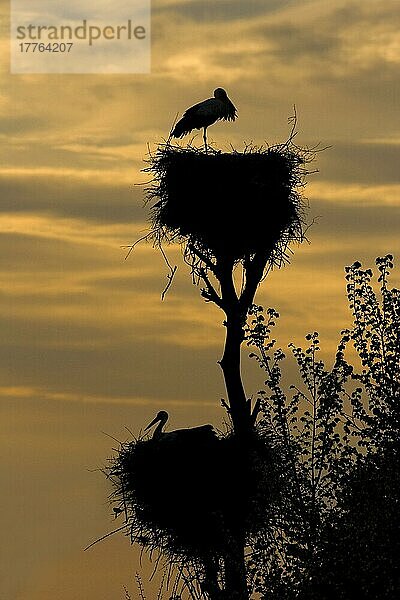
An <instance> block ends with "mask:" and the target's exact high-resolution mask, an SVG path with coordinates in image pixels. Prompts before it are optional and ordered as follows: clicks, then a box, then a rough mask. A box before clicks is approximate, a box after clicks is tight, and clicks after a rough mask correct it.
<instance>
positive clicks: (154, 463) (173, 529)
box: [111, 437, 276, 557]
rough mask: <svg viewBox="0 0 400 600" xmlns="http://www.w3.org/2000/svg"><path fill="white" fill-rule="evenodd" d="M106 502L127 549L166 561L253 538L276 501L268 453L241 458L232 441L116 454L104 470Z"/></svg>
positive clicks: (166, 444) (152, 446)
mask: <svg viewBox="0 0 400 600" xmlns="http://www.w3.org/2000/svg"><path fill="white" fill-rule="evenodd" d="M111 474H112V476H113V480H114V481H115V484H116V491H115V493H114V498H115V500H116V501H118V502H119V503H120V505H123V506H124V508H125V510H126V511H127V516H128V522H129V525H130V527H131V537H132V539H133V541H140V542H142V543H143V544H144V545H147V546H152V545H157V546H158V547H160V546H161V547H162V548H163V550H164V551H167V552H169V553H171V554H175V555H176V554H180V553H184V554H185V555H186V556H188V555H189V556H194V557H199V556H201V555H204V554H207V553H210V552H212V553H216V554H220V553H223V551H224V548H225V549H226V548H227V547H228V546H229V540H230V538H231V536H232V535H234V534H235V533H237V532H238V531H242V532H243V533H245V534H247V535H251V534H252V533H255V532H256V531H257V530H258V529H260V528H261V527H262V526H263V525H264V524H265V520H266V515H267V513H268V507H269V505H270V503H271V501H272V498H273V497H274V495H275V494H276V478H275V476H274V475H273V469H272V461H271V454H270V449H269V448H268V446H267V445H266V444H265V443H264V442H261V441H260V440H256V441H255V442H253V444H252V445H251V447H249V448H247V449H246V450H244V449H243V447H239V446H238V445H237V442H236V440H235V438H234V437H227V438H222V439H218V438H216V439H215V442H214V443H212V444H211V445H209V446H208V447H204V448H203V447H201V445H200V447H199V446H198V445H197V446H196V447H194V446H193V447H190V444H189V445H188V444H187V443H186V442H185V448H182V447H181V444H180V443H171V442H170V441H163V440H162V439H161V440H149V441H139V442H136V443H130V444H128V445H126V446H125V447H124V448H122V449H121V451H120V453H119V455H118V457H117V458H116V460H115V463H114V466H113V468H112V470H111Z"/></svg>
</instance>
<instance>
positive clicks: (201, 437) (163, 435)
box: [145, 410, 217, 443]
mask: <svg viewBox="0 0 400 600" xmlns="http://www.w3.org/2000/svg"><path fill="white" fill-rule="evenodd" d="M167 421H168V413H167V411H165V410H160V412H158V413H157V416H156V417H155V419H153V420H152V422H151V423H149V425H147V427H146V428H145V431H148V430H149V429H151V427H153V425H155V424H156V423H158V425H157V427H156V428H155V429H154V432H153V436H152V437H153V440H160V441H171V442H189V441H190V442H191V441H193V442H195V441H198V442H199V443H203V442H208V441H211V440H212V441H215V440H216V439H217V435H216V433H215V431H214V428H213V426H212V425H200V426H199V427H189V428H187V429H176V430H175V431H168V432H164V431H163V429H164V426H165V424H166V422H167Z"/></svg>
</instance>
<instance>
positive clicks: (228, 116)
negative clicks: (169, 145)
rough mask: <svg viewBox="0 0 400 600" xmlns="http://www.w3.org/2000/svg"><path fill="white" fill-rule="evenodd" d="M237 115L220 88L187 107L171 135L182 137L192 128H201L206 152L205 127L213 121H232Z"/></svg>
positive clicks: (224, 92)
mask: <svg viewBox="0 0 400 600" xmlns="http://www.w3.org/2000/svg"><path fill="white" fill-rule="evenodd" d="M236 117H237V111H236V108H235V107H234V105H233V104H232V102H231V101H230V100H229V98H228V95H227V93H226V91H225V90H223V89H222V88H217V89H216V90H214V97H213V98H208V99H207V100H204V101H203V102H199V103H198V104H195V105H194V106H191V107H190V108H188V109H187V110H186V111H185V112H184V113H183V117H182V118H181V119H180V121H178V122H177V124H176V125H175V127H174V129H173V130H172V132H171V135H172V136H173V137H176V138H182V137H183V136H184V135H186V134H187V133H190V132H191V131H192V130H193V129H202V128H203V140H204V148H205V151H206V152H207V127H209V126H210V125H212V124H213V123H215V121H219V120H221V119H222V120H223V121H234V120H235V119H236Z"/></svg>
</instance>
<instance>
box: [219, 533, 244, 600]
mask: <svg viewBox="0 0 400 600" xmlns="http://www.w3.org/2000/svg"><path fill="white" fill-rule="evenodd" d="M244 548H245V539H244V535H243V534H237V535H236V536H235V537H234V538H233V539H232V541H231V544H230V549H229V552H228V553H227V554H226V555H225V557H224V566H225V593H226V597H227V598H229V600H248V598H249V591H248V588H247V578H246V563H245V559H244Z"/></svg>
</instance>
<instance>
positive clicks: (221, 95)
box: [214, 88, 228, 100]
mask: <svg viewBox="0 0 400 600" xmlns="http://www.w3.org/2000/svg"><path fill="white" fill-rule="evenodd" d="M227 97H228V95H227V93H226V91H225V90H224V89H223V88H217V89H216V90H214V98H217V99H218V100H225V99H226V98H227Z"/></svg>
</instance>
